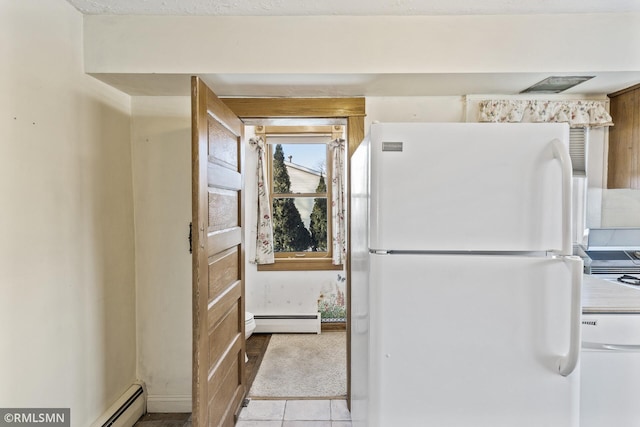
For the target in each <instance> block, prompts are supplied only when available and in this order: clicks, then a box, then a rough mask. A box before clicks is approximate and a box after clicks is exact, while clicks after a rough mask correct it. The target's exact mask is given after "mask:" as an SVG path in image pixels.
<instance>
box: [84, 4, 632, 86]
mask: <svg viewBox="0 0 640 427" xmlns="http://www.w3.org/2000/svg"><path fill="white" fill-rule="evenodd" d="M638 27H640V13H619V14H573V15H567V14H556V15H484V16H482V15H475V16H268V17H248V16H240V17H238V16H235V17H234V16H197V17H193V16H95V15H94V16H88V17H87V18H86V19H85V38H86V45H85V47H86V54H87V57H86V62H85V65H86V70H87V72H90V73H176V74H180V73H186V74H189V73H256V72H259V73H320V74H322V73H491V72H496V73H504V72H528V73H530V72H545V73H547V72H550V71H569V72H580V71H584V72H589V71H594V70H596V71H637V70H638V69H639V68H640V53H638V52H637V48H636V46H637V43H638V33H637V31H636V28H638ZM167 28H171V31H167ZM334 29H336V30H334ZM341 29H342V30H341ZM620 40H628V41H629V43H627V44H624V43H620ZM198 41H206V51H203V46H202V45H201V44H200V43H198ZM327 46H331V49H330V58H331V60H328V59H327V55H329V53H328V52H329V51H328V50H327ZM612 47H615V49H614V48H612ZM203 52H206V54H203ZM292 52H295V54H294V55H292ZM318 52H327V54H326V55H324V54H321V55H319V54H318ZM214 89H215V88H214Z"/></svg>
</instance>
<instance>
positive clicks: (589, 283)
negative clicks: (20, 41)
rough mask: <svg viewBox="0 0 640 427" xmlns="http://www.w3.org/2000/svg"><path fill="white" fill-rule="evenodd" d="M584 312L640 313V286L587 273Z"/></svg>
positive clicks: (583, 287) (584, 280) (584, 288)
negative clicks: (624, 283)
mask: <svg viewBox="0 0 640 427" xmlns="http://www.w3.org/2000/svg"><path fill="white" fill-rule="evenodd" d="M582 313H584V314H598V313H618V314H621V313H638V314H640V288H638V289H636V288H632V287H631V286H625V285H619V284H617V283H614V282H608V281H606V280H603V279H599V278H597V276H594V275H590V274H585V275H584V276H583V281H582Z"/></svg>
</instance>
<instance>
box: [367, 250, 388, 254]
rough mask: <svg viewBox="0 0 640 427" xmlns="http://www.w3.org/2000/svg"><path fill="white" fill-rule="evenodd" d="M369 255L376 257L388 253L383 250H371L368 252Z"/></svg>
mask: <svg viewBox="0 0 640 427" xmlns="http://www.w3.org/2000/svg"><path fill="white" fill-rule="evenodd" d="M369 253H372V254H376V255H389V253H390V252H389V251H386V250H384V249H371V250H369Z"/></svg>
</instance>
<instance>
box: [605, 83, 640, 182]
mask: <svg viewBox="0 0 640 427" xmlns="http://www.w3.org/2000/svg"><path fill="white" fill-rule="evenodd" d="M609 98H610V99H611V117H613V123H614V126H612V127H610V128H609V165H608V177H607V187H608V188H635V189H640V84H638V85H635V86H632V87H630V88H627V89H624V90H621V91H619V92H615V93H612V94H610V95H609Z"/></svg>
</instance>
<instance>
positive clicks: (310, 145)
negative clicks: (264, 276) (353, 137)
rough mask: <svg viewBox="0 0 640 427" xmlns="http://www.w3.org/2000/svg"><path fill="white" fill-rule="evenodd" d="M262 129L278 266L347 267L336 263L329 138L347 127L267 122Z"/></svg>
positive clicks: (260, 130)
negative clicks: (333, 251) (334, 257)
mask: <svg viewBox="0 0 640 427" xmlns="http://www.w3.org/2000/svg"><path fill="white" fill-rule="evenodd" d="M257 131H258V132H257V134H259V135H261V136H262V137H263V139H264V141H265V142H266V144H267V147H268V151H267V158H268V168H269V173H268V175H269V182H270V197H271V206H272V212H271V214H272V217H273V243H274V252H275V258H276V264H277V265H279V267H278V268H277V269H296V270H297V269H301V270H307V269H342V266H334V265H332V262H331V257H332V249H333V245H332V241H331V185H330V183H331V179H332V176H331V170H332V168H331V154H330V147H329V143H330V142H331V141H332V140H334V139H336V138H344V126H338V125H327V126H305V127H300V126H266V127H258V128H257ZM260 267H261V269H269V267H268V266H260ZM263 267H266V268H263Z"/></svg>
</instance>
